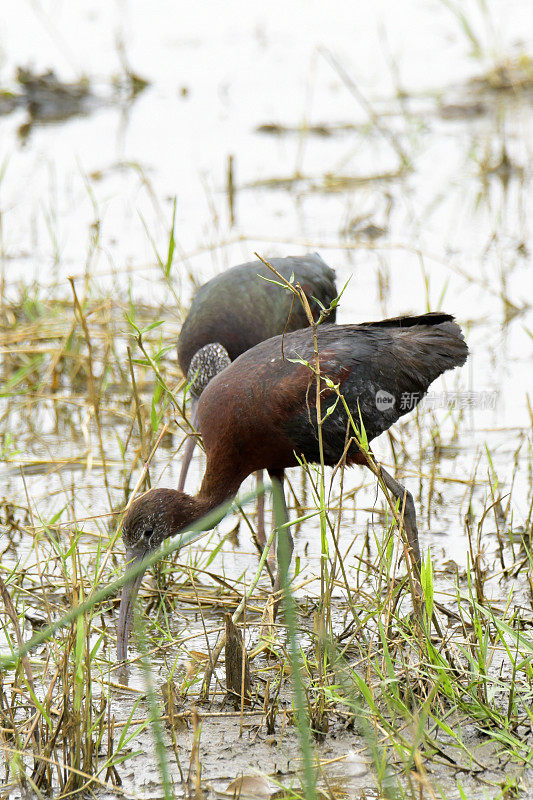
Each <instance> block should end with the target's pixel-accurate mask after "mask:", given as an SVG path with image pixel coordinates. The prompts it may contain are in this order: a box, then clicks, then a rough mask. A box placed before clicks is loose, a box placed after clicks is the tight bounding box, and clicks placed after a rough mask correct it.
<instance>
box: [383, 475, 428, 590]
mask: <svg viewBox="0 0 533 800" xmlns="http://www.w3.org/2000/svg"><path fill="white" fill-rule="evenodd" d="M381 477H382V478H383V482H384V484H385V486H386V487H387V489H388V490H389V492H390V493H391V494H392V495H393V496H394V497H395V498H396V500H399V501H400V511H401V510H402V508H403V524H404V528H405V533H406V535H407V543H408V545H409V548H410V550H411V553H412V554H413V561H414V565H415V575H414V578H415V589H416V591H417V593H418V594H419V595H420V597H421V595H422V588H421V586H420V569H421V566H422V558H421V555H420V544H419V542H418V528H417V526H416V511H415V504H414V500H413V495H412V494H411V492H409V491H408V490H407V489H406V488H405V487H404V486H402V485H401V483H398V481H396V480H395V479H394V478H393V477H392V475H390V474H389V473H388V472H387V471H386V470H384V469H383V467H381ZM404 498H405V504H404Z"/></svg>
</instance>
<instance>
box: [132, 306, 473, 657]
mask: <svg viewBox="0 0 533 800" xmlns="http://www.w3.org/2000/svg"><path fill="white" fill-rule="evenodd" d="M316 336H317V343H318V353H319V365H320V375H321V379H320V380H321V406H322V408H321V410H322V418H323V425H322V439H323V457H324V462H325V463H326V464H328V465H334V464H336V463H338V462H339V460H341V458H343V457H345V458H346V462H347V464H364V463H365V456H364V455H363V454H362V452H361V449H360V448H359V446H358V445H357V443H356V442H355V441H352V442H351V443H350V446H349V447H348V449H347V450H346V444H347V442H348V437H347V434H349V433H350V431H349V428H348V425H349V421H348V416H347V414H346V410H345V407H344V404H343V403H342V402H337V394H336V393H335V391H334V390H333V389H332V388H331V385H330V386H329V387H328V386H327V385H326V383H325V382H323V377H328V378H330V379H331V381H332V382H333V384H336V385H338V388H339V391H340V392H341V394H342V395H343V397H344V398H345V401H346V404H347V406H348V408H349V409H350V412H351V414H352V417H353V419H354V420H355V422H357V421H358V420H359V419H361V420H362V422H363V424H364V428H365V431H366V436H367V439H368V441H369V442H370V441H371V440H372V439H375V438H376V437H377V436H379V435H380V434H381V433H383V432H384V431H386V430H387V429H388V428H390V426H391V425H392V424H393V423H394V422H396V421H397V420H398V419H399V417H401V416H402V415H404V414H406V413H408V411H411V410H412V409H413V408H414V407H415V406H416V405H417V404H418V402H419V401H420V400H421V398H422V397H423V395H424V393H425V392H426V391H427V389H428V387H429V385H430V384H431V383H432V382H433V381H434V380H435V379H436V378H437V377H438V376H439V375H441V374H442V373H443V372H445V371H446V370H448V369H453V368H454V367H458V366H461V365H462V364H464V362H465V361H466V358H467V355H468V348H467V346H466V343H465V341H464V338H463V335H462V332H461V329H460V328H459V326H458V325H457V324H456V323H455V322H454V321H453V317H451V316H450V315H448V314H441V313H432V314H424V315H422V316H418V317H399V318H396V319H387V320H382V321H381V322H369V323H363V324H361V325H320V326H318V328H317V329H316ZM282 343H283V351H282ZM302 362H304V363H302ZM314 364H315V356H314V341H313V332H312V330H311V329H309V328H307V329H303V330H298V331H294V332H292V333H289V334H287V335H285V336H284V337H282V336H276V337H274V338H272V339H268V340H267V341H264V342H261V343H260V344H258V345H256V346H255V347H253V348H252V349H250V350H247V351H246V352H245V353H243V354H242V355H241V356H239V358H237V359H236V360H235V361H234V362H233V363H232V364H230V365H229V366H228V367H226V369H224V370H223V371H222V372H220V373H219V374H218V375H217V376H216V377H214V378H213V379H212V380H211V381H210V382H209V384H208V385H207V386H206V388H205V389H204V391H203V393H202V395H201V397H200V400H199V402H198V409H197V411H198V427H199V430H200V432H201V434H202V437H203V441H204V445H205V451H206V455H207V465H206V470H205V475H204V478H203V481H202V485H201V488H200V491H199V493H198V494H197V495H196V496H194V497H192V496H190V495H188V494H185V493H184V492H181V491H176V490H173V489H151V490H150V491H149V492H147V493H146V494H144V495H142V496H141V497H139V498H138V499H137V500H135V501H134V502H133V503H132V505H131V506H130V508H129V510H128V512H127V513H126V515H125V518H124V522H123V531H122V536H123V540H124V543H125V545H126V554H127V555H126V558H127V561H128V562H131V561H134V562H137V561H139V560H142V559H143V558H144V557H145V556H146V555H147V554H148V553H149V552H150V551H152V550H153V549H154V548H156V547H157V546H158V545H160V544H161V542H163V540H164V539H166V538H168V537H170V536H175V535H176V534H177V533H179V532H180V531H183V530H185V529H186V528H187V526H189V525H191V524H192V523H193V522H195V521H197V520H199V519H200V518H201V517H202V516H204V515H205V514H207V513H208V512H209V511H211V510H212V509H214V508H216V507H217V506H218V505H219V504H220V503H222V502H224V501H226V500H228V499H229V498H231V497H233V496H234V495H235V494H236V493H237V491H238V489H239V486H240V485H241V483H242V482H243V480H244V479H245V478H246V477H247V476H248V475H250V474H251V473H253V472H255V471H257V470H261V469H266V470H267V471H268V473H269V475H270V476H271V477H272V478H277V479H278V480H279V481H281V482H283V474H284V470H285V469H287V468H288V467H293V466H296V465H297V464H298V456H299V455H303V456H304V457H305V459H306V460H307V461H308V462H317V461H319V460H320V452H319V440H318V427H317V419H316V408H315V400H316V394H315V389H316V383H315V382H316V376H315V372H314V371H313V369H311V368H310V366H309V365H311V366H313V365H314ZM329 409H331V413H329V414H328V413H327V412H328V410H329ZM382 477H383V480H384V482H385V485H386V486H387V488H388V489H389V491H390V492H391V493H392V494H393V495H394V496H395V497H396V498H399V499H400V502H403V501H404V498H405V505H404V526H405V531H406V535H407V539H408V542H409V544H410V547H411V548H412V551H413V555H414V557H415V559H416V562H417V563H418V564H420V550H419V545H418V531H417V527H416V514H415V508H414V503H413V498H412V496H411V495H410V493H409V492H406V491H405V489H404V488H403V487H402V486H401V485H400V484H399V483H398V482H397V481H396V480H394V478H392V476H391V475H389V474H388V473H387V472H386V471H385V470H383V469H382ZM286 530H287V529H286ZM287 536H288V539H289V547H290V549H291V548H292V541H291V538H290V533H287ZM278 577H279V570H278ZM140 582H141V577H139V578H138V579H136V580H134V581H131V582H129V583H128V584H126V585H125V586H124V588H123V591H122V597H121V601H120V611H119V621H118V629H117V643H118V650H117V652H118V658H119V660H121V661H123V660H124V659H125V658H126V655H127V642H128V631H129V627H130V622H131V615H132V609H133V602H134V599H135V596H136V594H137V590H138V588H139V585H140Z"/></svg>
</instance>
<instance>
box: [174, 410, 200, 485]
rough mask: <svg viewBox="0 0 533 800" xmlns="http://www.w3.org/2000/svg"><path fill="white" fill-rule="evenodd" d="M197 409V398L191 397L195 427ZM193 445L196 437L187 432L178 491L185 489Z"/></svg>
mask: <svg viewBox="0 0 533 800" xmlns="http://www.w3.org/2000/svg"><path fill="white" fill-rule="evenodd" d="M197 409H198V400H197V399H196V397H191V425H192V426H193V428H196V423H197V422H198V414H197ZM195 447H196V437H195V436H191V435H190V434H189V435H188V436H187V440H186V442H185V447H184V448H183V461H182V462H181V472H180V478H179V481H178V491H180V492H183V490H184V489H185V481H186V480H187V472H188V471H189V464H190V463H191V458H192V454H193V453H194V448H195Z"/></svg>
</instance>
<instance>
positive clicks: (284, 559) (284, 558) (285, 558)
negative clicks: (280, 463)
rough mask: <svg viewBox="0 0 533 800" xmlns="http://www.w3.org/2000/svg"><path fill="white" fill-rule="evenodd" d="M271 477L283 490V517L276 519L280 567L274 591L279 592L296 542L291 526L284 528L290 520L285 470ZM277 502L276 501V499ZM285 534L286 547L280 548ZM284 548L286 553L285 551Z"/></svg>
mask: <svg viewBox="0 0 533 800" xmlns="http://www.w3.org/2000/svg"><path fill="white" fill-rule="evenodd" d="M269 475H270V478H271V479H272V481H276V480H277V481H278V482H279V488H280V489H281V491H280V492H279V500H280V502H281V519H277V520H276V524H277V526H278V542H277V556H278V568H277V571H276V580H275V581H274V589H273V591H274V592H278V591H279V590H280V588H281V586H282V575H283V573H285V575H284V577H285V578H286V577H287V571H288V569H289V567H290V564H291V559H292V551H293V550H294V542H293V540H292V534H291V532H290V528H282V527H280V526H282V525H283V524H284V523H286V522H288V521H289V512H288V511H287V503H286V501H285V489H284V486H283V483H284V473H283V471H280V472H276V473H273V472H270V473H269ZM274 502H275V501H274ZM281 536H283V538H284V540H285V548H283V546H282V547H281V548H280V546H279V539H280V537H281ZM283 549H284V550H285V553H283Z"/></svg>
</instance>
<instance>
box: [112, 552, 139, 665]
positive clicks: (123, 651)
mask: <svg viewBox="0 0 533 800" xmlns="http://www.w3.org/2000/svg"><path fill="white" fill-rule="evenodd" d="M144 555H145V554H144V553H142V554H138V553H135V552H133V551H132V550H127V551H126V563H127V565H128V566H127V568H128V569H131V567H133V566H135V565H137V564H139V563H140V562H141V561H142V560H143V558H144ZM143 575H144V572H141V574H140V575H138V576H137V577H136V578H134V579H133V580H131V581H128V583H125V584H124V586H123V587H122V594H121V596H120V608H119V612H118V623H117V658H118V660H119V661H125V660H126V658H127V656H128V638H129V634H130V629H131V623H132V620H133V609H134V608H135V598H136V597H137V592H138V591H139V587H140V585H141V581H142V579H143Z"/></svg>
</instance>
